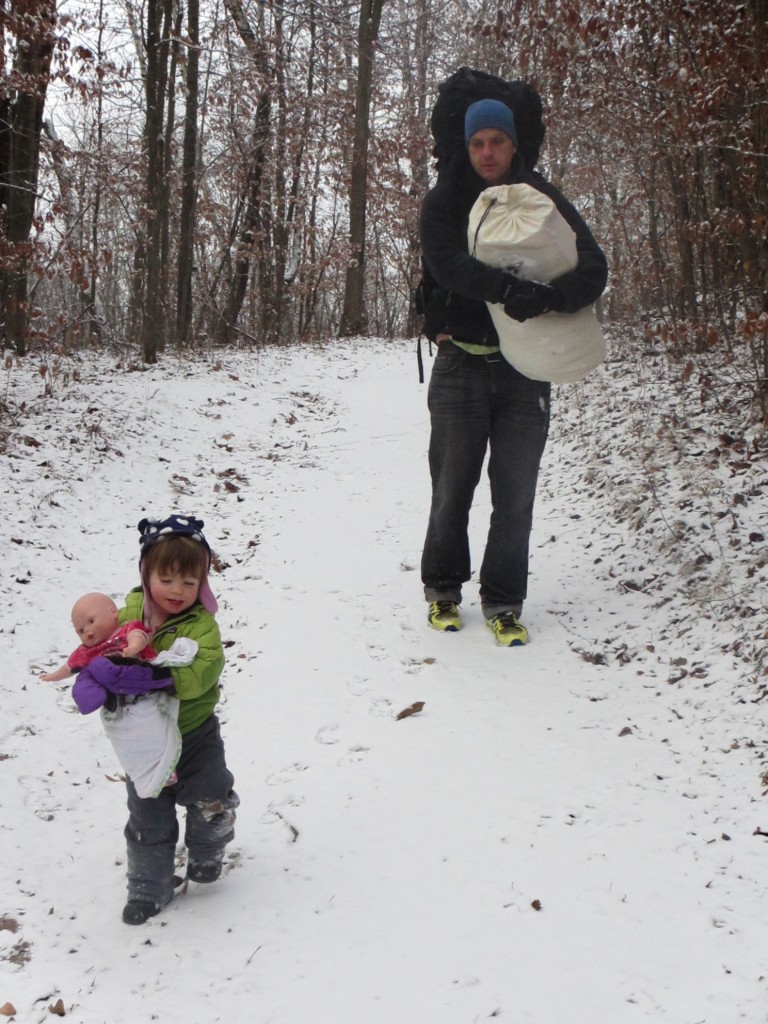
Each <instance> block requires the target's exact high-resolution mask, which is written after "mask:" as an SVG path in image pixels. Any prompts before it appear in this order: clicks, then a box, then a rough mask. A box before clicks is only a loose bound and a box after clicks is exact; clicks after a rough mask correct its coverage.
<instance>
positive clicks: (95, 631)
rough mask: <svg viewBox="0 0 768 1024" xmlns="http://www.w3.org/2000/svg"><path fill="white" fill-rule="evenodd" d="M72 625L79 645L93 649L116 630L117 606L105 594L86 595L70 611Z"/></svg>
mask: <svg viewBox="0 0 768 1024" xmlns="http://www.w3.org/2000/svg"><path fill="white" fill-rule="evenodd" d="M72 625H73V626H74V627H75V632H76V633H77V635H78V636H79V637H80V643H81V644H84V645H85V646H86V647H95V646H96V644H100V643H103V641H104V640H106V639H108V638H109V637H110V636H112V634H113V633H114V632H115V630H116V629H117V625H118V622H117V606H116V605H115V602H114V601H112V600H110V598H108V597H107V596H106V594H86V595H85V596H84V597H81V598H80V600H79V601H77V602H76V604H75V607H74V608H73V609H72Z"/></svg>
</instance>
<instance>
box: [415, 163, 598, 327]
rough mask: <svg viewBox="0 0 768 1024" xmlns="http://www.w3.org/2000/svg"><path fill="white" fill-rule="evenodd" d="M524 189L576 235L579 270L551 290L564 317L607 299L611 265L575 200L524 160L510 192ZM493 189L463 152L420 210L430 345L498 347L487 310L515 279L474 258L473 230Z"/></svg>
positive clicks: (514, 166) (511, 179) (516, 168)
mask: <svg viewBox="0 0 768 1024" xmlns="http://www.w3.org/2000/svg"><path fill="white" fill-rule="evenodd" d="M513 183H515V184H516V183H524V184H527V185H530V186H531V187H532V188H535V189H537V190H538V191H539V192H543V193H544V195H546V196H549V198H550V199H551V200H552V202H553V203H554V204H555V206H556V207H557V209H558V211H559V212H560V214H561V215H562V216H563V217H564V218H565V220H566V221H567V222H568V224H570V226H571V227H572V228H573V230H574V232H575V233H576V252H577V255H578V264H577V266H576V269H575V270H571V271H568V273H566V274H562V275H561V276H560V277H558V278H555V280H554V281H551V282H550V283H551V284H552V285H554V287H556V288H557V289H558V290H559V292H560V294H561V295H562V298H563V303H564V304H563V311H564V312H566V313H575V312H576V310H578V309H582V307H584V306H590V305H591V304H592V303H593V302H594V301H595V300H596V299H598V298H599V297H600V295H601V294H602V293H603V290H604V288H605V285H606V282H607V280H608V264H607V261H606V259H605V255H604V254H603V251H602V250H601V248H600V246H599V245H598V244H597V242H596V241H595V239H594V237H593V235H592V232H591V231H590V230H589V228H588V227H587V225H586V223H585V221H584V220H583V218H582V217H581V215H580V214H579V213H578V212H577V211H576V209H575V208H574V207H573V206H572V205H571V204H570V203H569V202H568V200H567V199H566V198H565V197H564V196H563V195H562V194H561V193H560V192H559V191H558V190H557V189H556V188H555V187H554V185H551V184H550V183H549V182H548V181H547V180H546V179H545V178H543V177H542V176H541V175H540V174H538V173H537V172H536V171H527V170H526V169H525V166H524V164H523V161H522V159H521V158H520V156H519V154H517V155H516V156H515V160H514V162H513V164H512V170H511V173H510V177H509V181H508V184H513ZM485 188H486V184H485V182H484V181H483V179H482V178H481V177H480V176H479V175H478V174H476V173H475V171H474V170H473V168H472V165H471V164H470V162H469V158H468V157H467V155H466V153H463V152H459V153H457V155H456V157H455V158H454V161H453V163H452V164H451V166H450V167H448V168H447V170H446V173H445V174H444V176H442V177H441V178H440V179H438V182H437V184H436V185H435V186H434V188H432V189H430V191H429V192H428V193H427V194H426V196H425V197H424V202H423V203H422V207H421V221H420V227H419V231H420V236H421V248H422V253H423V256H424V271H425V273H424V278H425V284H426V293H427V295H426V303H425V304H426V310H425V323H424V333H425V334H426V336H427V337H428V338H429V339H430V340H434V338H435V336H436V335H437V334H449V335H450V336H451V337H453V338H456V339H457V340H458V341H466V342H470V343H473V344H476V345H493V346H496V345H498V343H499V340H498V335H497V334H496V329H495V328H494V326H493V321H492V320H491V315H490V313H489V312H488V307H487V306H486V302H501V301H502V300H503V297H504V292H505V291H506V289H507V287H508V286H509V284H510V281H511V280H512V279H511V275H510V274H509V273H508V272H507V271H505V270H501V269H499V268H497V267H490V266H488V264H486V263H481V262H480V260H477V259H475V258H474V257H473V256H470V255H469V249H468V245H467V224H468V222H469V212H470V210H471V209H472V206H473V205H474V202H475V200H476V199H477V197H478V196H479V195H480V193H481V192H482V191H483V189H485Z"/></svg>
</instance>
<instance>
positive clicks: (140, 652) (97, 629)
mask: <svg viewBox="0 0 768 1024" xmlns="http://www.w3.org/2000/svg"><path fill="white" fill-rule="evenodd" d="M118 615H119V613H118V610H117V605H116V604H115V602H114V601H113V600H112V599H111V598H109V597H107V595H106V594H84V595H83V596H82V597H81V598H79V599H78V600H77V601H76V602H75V605H74V607H73V608H72V625H73V626H74V627H75V632H76V633H77V635H78V636H79V637H80V640H81V644H80V646H79V647H78V648H77V650H76V651H73V652H72V654H70V656H69V658H68V659H67V663H66V665H62V666H61V668H58V669H56V671H55V672H46V673H45V674H44V675H42V676H40V678H41V679H42V680H43V681H44V682H46V683H57V682H59V681H60V680H62V679H67V678H68V677H69V676H71V675H72V674H73V673H75V672H79V671H80V669H81V668H85V666H86V665H88V664H90V662H91V661H93V659H94V658H98V657H100V656H101V657H104V656H106V655H110V654H119V655H120V656H121V657H123V658H142V659H143V660H144V661H151V660H152V659H153V658H154V657H155V652H154V651H153V650H152V648H151V647H150V646H149V636H148V635H147V632H146V630H145V628H144V625H143V624H142V623H141V622H126V623H125V625H124V626H121V625H120V624H119V621H118Z"/></svg>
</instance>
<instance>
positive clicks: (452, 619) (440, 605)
mask: <svg viewBox="0 0 768 1024" xmlns="http://www.w3.org/2000/svg"><path fill="white" fill-rule="evenodd" d="M427 622H429V624H430V626H431V627H432V629H438V630H440V632H441V633H458V631H459V630H460V629H461V627H462V626H463V625H464V623H463V622H462V621H461V615H460V613H459V606H458V605H457V604H456V602H455V601H432V602H431V603H430V606H429V612H428V614H427Z"/></svg>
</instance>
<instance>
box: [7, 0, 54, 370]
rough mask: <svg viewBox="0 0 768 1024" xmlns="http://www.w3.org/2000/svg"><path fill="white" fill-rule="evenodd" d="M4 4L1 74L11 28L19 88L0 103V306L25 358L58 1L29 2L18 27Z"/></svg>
mask: <svg viewBox="0 0 768 1024" xmlns="http://www.w3.org/2000/svg"><path fill="white" fill-rule="evenodd" d="M5 6H6V4H5V2H2V3H0V15H2V19H3V20H2V27H1V28H0V51H2V52H1V53H0V73H2V75H3V77H6V69H5V67H4V64H5V60H6V48H7V46H8V40H7V38H6V35H7V34H8V30H9V28H11V29H12V30H13V31H14V33H15V37H16V51H15V57H14V61H13V75H14V78H15V81H17V82H19V83H21V88H19V89H16V90H9V91H4V93H3V96H2V98H0V301H1V302H2V309H3V311H4V314H5V316H4V320H5V324H4V328H3V333H4V340H5V344H6V345H8V346H10V347H12V348H14V349H15V351H16V353H17V354H18V355H24V354H25V352H26V344H27V331H28V327H29V309H28V303H27V279H28V274H29V266H30V246H29V236H30V232H31V230H32V220H33V217H34V212H35V202H36V199H37V177H38V170H39V163H40V135H41V132H42V127H43V107H44V104H45V94H46V90H47V88H48V82H49V79H50V69H51V57H52V54H53V46H54V34H53V33H54V26H55V23H56V5H55V3H54V0H29V2H28V3H27V4H26V5H24V7H25V9H24V11H23V12H22V13H21V15H20V17H19V19H18V23H16V22H15V19H14V17H13V16H14V14H15V13H16V12H15V11H12V12H11V16H10V18H9V17H8V15H7V13H6V10H5Z"/></svg>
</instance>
